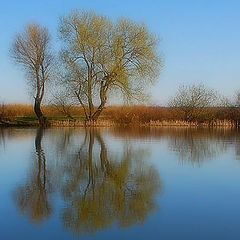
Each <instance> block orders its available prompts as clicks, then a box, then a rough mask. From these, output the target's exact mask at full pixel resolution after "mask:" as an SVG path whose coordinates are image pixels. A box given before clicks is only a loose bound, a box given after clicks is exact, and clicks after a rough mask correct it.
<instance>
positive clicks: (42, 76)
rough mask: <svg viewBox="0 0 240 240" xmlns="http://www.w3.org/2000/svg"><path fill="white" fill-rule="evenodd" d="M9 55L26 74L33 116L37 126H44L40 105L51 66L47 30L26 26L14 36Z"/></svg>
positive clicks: (37, 26) (35, 25) (34, 25)
mask: <svg viewBox="0 0 240 240" xmlns="http://www.w3.org/2000/svg"><path fill="white" fill-rule="evenodd" d="M11 53H12V57H13V59H14V60H15V61H16V63H18V64H20V65H21V66H22V67H23V69H24V70H25V72H26V74H27V78H28V84H29V86H30V87H31V90H32V94H33V97H34V111H35V114H36V116H37V118H38V120H39V124H40V125H41V126H45V125H46V118H45V116H44V115H43V113H42V110H41V104H42V100H43V97H44V93H45V87H46V83H47V82H48V81H49V80H50V78H51V71H52V65H53V56H52V54H51V49H50V34H49V32H48V30H47V29H46V28H45V27H42V26H40V25H37V24H30V25H28V26H27V27H26V28H25V30H24V31H23V32H22V33H20V34H18V35H17V36H16V38H15V40H14V42H13V46H12V49H11Z"/></svg>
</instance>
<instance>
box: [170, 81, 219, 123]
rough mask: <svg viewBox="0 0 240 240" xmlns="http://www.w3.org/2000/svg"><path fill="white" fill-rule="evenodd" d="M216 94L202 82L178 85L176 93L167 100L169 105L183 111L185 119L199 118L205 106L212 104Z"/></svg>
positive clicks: (215, 99) (214, 101)
mask: <svg viewBox="0 0 240 240" xmlns="http://www.w3.org/2000/svg"><path fill="white" fill-rule="evenodd" d="M216 101H217V94H216V92H215V91H214V90H212V89H209V88H207V87H206V86H204V85H203V84H198V85H194V84H193V85H190V86H185V85H183V86H180V87H179V88H178V90H177V93H176V95H175V96H174V97H173V98H172V99H171V100H170V101H169V106H170V107H173V108H175V109H176V110H179V111H180V112H182V113H183V115H184V116H183V118H184V120H185V121H189V122H191V121H194V120H197V119H199V117H200V116H201V114H202V113H203V112H204V111H206V109H207V108H210V107H212V106H214V103H216Z"/></svg>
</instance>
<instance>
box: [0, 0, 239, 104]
mask: <svg viewBox="0 0 240 240" xmlns="http://www.w3.org/2000/svg"><path fill="white" fill-rule="evenodd" d="M74 9H81V10H94V11H95V12H96V13H99V14H103V15H106V16H108V17H110V18H111V19H113V20H117V19H118V18H120V17H127V18H130V19H133V20H135V21H137V22H144V23H145V24H146V25H147V26H148V27H149V29H150V30H151V31H152V32H154V33H155V34H157V35H158V36H159V37H160V38H161V42H160V45H159V52H160V53H161V55H162V56H163V58H164V68H163V70H162V74H161V76H160V78H159V82H158V83H157V84H156V85H155V86H154V87H153V88H152V89H151V95H152V99H153V100H152V102H153V103H155V104H165V103H166V102H167V99H168V98H169V97H170V96H171V95H173V94H174V93H175V91H176V89H177V87H178V86H179V85H181V84H191V83H198V82H201V83H204V84H206V85H207V86H209V87H212V88H215V89H216V90H218V91H219V92H220V93H222V94H224V95H227V96H231V95H232V94H233V93H234V92H235V91H236V90H238V89H240V61H239V60H240V14H239V10H240V1H237V0H236V1H234V0H218V1H217V0H211V1H209V0H198V1H190V0H188V1H187V0H181V1H180V0H162V1H161V0H138V1H137V0H128V1H127V0H119V1H116V0H91V1H86V0H50V1H49V0H41V1H33V0H21V1H19V0H15V1H13V0H8V1H5V0H3V1H1V2H0V99H1V100H3V101H5V102H11V103H13V102H22V103H25V102H30V101H31V99H30V97H29V96H28V94H27V88H26V82H25V80H24V73H23V72H22V71H21V69H20V68H19V67H17V66H15V64H14V63H13V62H12V60H11V58H10V56H9V49H10V47H11V44H12V40H13V38H14V36H15V34H16V33H17V32H19V31H21V30H22V29H23V28H24V26H25V25H26V24H27V23H29V22H38V23H40V24H43V25H45V26H46V27H48V28H49V29H50V31H51V33H52V36H53V41H54V42H57V41H58V40H57V26H58V23H59V16H63V15H66V14H68V13H69V12H70V11H71V10H74Z"/></svg>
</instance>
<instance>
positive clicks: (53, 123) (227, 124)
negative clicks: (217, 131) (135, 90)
mask: <svg viewBox="0 0 240 240" xmlns="http://www.w3.org/2000/svg"><path fill="white" fill-rule="evenodd" d="M119 126H125V127H133V126H137V127H179V128H236V129H237V128H238V127H237V126H236V124H235V123H234V122H233V121H229V120H217V121H214V122H211V123H208V122H203V123H198V122H186V121H179V120H162V121H160V120H157V121H150V122H146V123H142V122H137V121H136V122H130V123H117V122H115V121H111V120H99V121H96V122H87V123H85V122H84V121H81V120H49V126H48V127H119ZM8 127H39V124H38V122H36V121H13V122H10V121H9V122H2V123H0V128H8Z"/></svg>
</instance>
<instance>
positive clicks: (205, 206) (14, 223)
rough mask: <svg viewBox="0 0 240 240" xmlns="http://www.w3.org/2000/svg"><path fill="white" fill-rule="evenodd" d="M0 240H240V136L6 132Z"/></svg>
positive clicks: (0, 173)
mask: <svg viewBox="0 0 240 240" xmlns="http://www.w3.org/2000/svg"><path fill="white" fill-rule="evenodd" d="M0 239H3V240H5V239H7V240H8V239H9V240H10V239H11V240H12V239H13V240H14V239H24V240H26V239H34V240H37V239H41V240H42V239H59V240H61V239H89V240H90V239H104V240H107V239H114V240H116V239H119V240H120V239H121V240H122V239H144V240H145V239H149V240H150V239H153V240H154V239H184V240H186V239H194V240H196V239H228V240H229V239H240V133H238V132H236V131H231V130H207V129H205V130H203V129H202V130H201V129H198V130H197V129H192V130H189V129H167V128H166V129H165V128H159V129H147V128H140V129H136V128H135V129H129V128H125V129H91V130H86V131H85V130H84V129H78V128H77V129H73V128H72V129H66V128H65V129H46V130H41V129H0Z"/></svg>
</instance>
